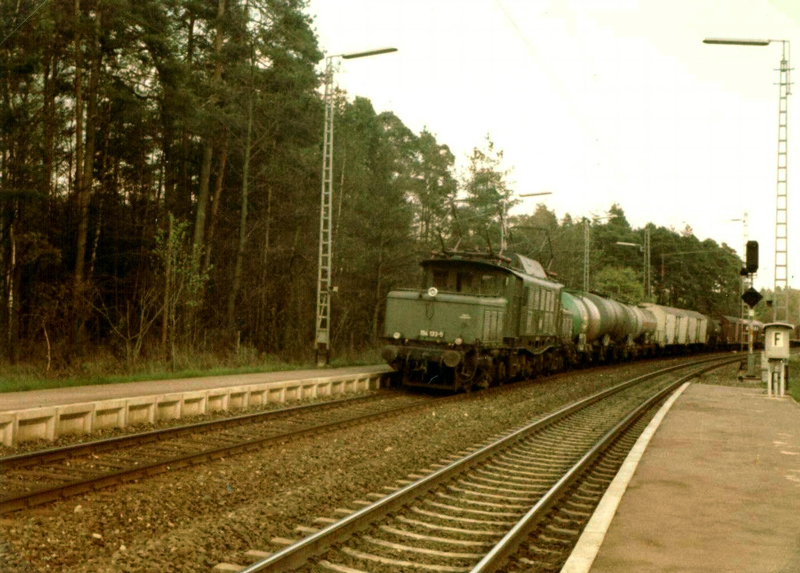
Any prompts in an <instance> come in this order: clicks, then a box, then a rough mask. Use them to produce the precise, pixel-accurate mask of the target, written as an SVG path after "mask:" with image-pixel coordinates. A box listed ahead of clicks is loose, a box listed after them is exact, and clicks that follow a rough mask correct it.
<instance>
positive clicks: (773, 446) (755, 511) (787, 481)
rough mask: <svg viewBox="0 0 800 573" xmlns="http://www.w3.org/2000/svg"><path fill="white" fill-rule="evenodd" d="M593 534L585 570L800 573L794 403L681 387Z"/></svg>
mask: <svg viewBox="0 0 800 573" xmlns="http://www.w3.org/2000/svg"><path fill="white" fill-rule="evenodd" d="M587 529H588V528H587ZM592 535H594V536H595V538H596V539H601V540H602V541H601V545H600V549H599V553H598V554H597V557H596V558H595V560H594V563H593V565H592V566H591V571H592V573H612V572H613V573H628V572H631V573H632V572H636V573H648V572H668V571H669V572H675V571H680V572H697V573H700V572H703V573H709V572H726V573H728V572H748V573H749V572H764V573H766V572H770V573H790V572H800V406H798V404H797V403H795V402H794V401H793V400H792V399H791V398H785V399H782V400H777V399H769V398H767V397H766V393H765V391H763V390H761V389H756V388H741V387H725V386H710V385H691V386H689V387H688V388H687V389H686V390H685V391H684V393H683V394H682V395H681V396H680V397H679V398H678V399H677V400H676V401H675V403H674V404H673V406H672V408H671V409H670V410H669V411H668V413H667V414H666V416H665V417H664V420H663V422H662V423H661V425H660V426H659V427H658V429H657V431H656V432H655V434H654V435H653V437H652V439H651V441H650V443H649V446H648V447H647V449H646V450H645V452H644V454H643V456H642V458H641V460H640V462H639V464H638V467H637V468H636V469H635V472H634V473H633V477H632V479H631V480H630V482H629V483H628V487H627V490H626V491H625V493H624V494H623V495H622V499H621V501H620V503H619V506H618V507H617V511H616V514H615V516H614V517H613V520H612V521H611V525H610V527H608V529H607V531H605V532H604V535H602V534H599V535H598V534H597V533H593V534H592ZM587 537H588V535H587ZM603 537H604V539H602V538H603ZM576 570H577V569H576Z"/></svg>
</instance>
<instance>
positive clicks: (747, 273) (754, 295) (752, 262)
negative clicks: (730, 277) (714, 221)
mask: <svg viewBox="0 0 800 573" xmlns="http://www.w3.org/2000/svg"><path fill="white" fill-rule="evenodd" d="M745 251H746V253H745V258H746V262H745V266H744V268H743V269H742V270H741V275H742V277H748V278H749V279H750V280H749V282H750V288H749V289H747V290H746V291H744V293H743V294H742V300H743V301H744V303H745V304H746V305H747V307H748V311H747V376H746V378H750V379H758V375H757V373H756V357H755V355H754V354H753V318H754V314H755V313H754V311H753V309H754V308H755V306H756V305H757V304H758V303H759V302H760V301H761V299H762V298H763V297H762V296H761V293H760V292H758V291H757V290H756V289H754V288H753V273H755V272H756V271H757V270H758V241H747V246H746V248H745Z"/></svg>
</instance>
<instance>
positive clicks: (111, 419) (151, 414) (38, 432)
mask: <svg viewBox="0 0 800 573" xmlns="http://www.w3.org/2000/svg"><path fill="white" fill-rule="evenodd" d="M390 372H391V369H390V368H389V367H387V366H383V365H377V366H357V367H349V368H326V369H318V370H292V371H281V372H264V373H256V374H233V375H227V376H209V377H201V378H180V379H173V380H153V381H148V382H127V383H122V384H99V385H92V386H73V387H69V388H53V389H48V390H32V391H29V392H6V393H0V443H2V444H5V445H7V446H11V445H14V444H16V443H17V442H20V441H25V440H33V439H45V440H53V439H54V438H56V437H58V436H60V435H62V434H68V433H73V434H75V433H77V434H82V433H86V434H88V433H92V432H93V431H95V430H98V429H105V428H116V427H125V426H128V425H133V424H137V423H153V422H155V421H158V420H163V419H177V418H182V417H186V416H191V415H199V414H205V413H207V412H213V411H216V410H240V409H245V408H248V407H251V406H258V405H263V404H267V403H273V402H278V403H283V402H290V401H293V400H300V399H304V398H315V397H318V396H330V395H336V394H345V393H349V392H355V391H364V390H369V389H376V388H379V387H381V385H382V382H383V380H384V379H385V377H386V375H387V374H389V373H390Z"/></svg>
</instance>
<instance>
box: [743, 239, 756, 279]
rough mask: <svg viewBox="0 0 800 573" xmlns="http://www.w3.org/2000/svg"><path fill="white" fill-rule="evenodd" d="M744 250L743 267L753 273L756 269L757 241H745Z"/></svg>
mask: <svg viewBox="0 0 800 573" xmlns="http://www.w3.org/2000/svg"><path fill="white" fill-rule="evenodd" d="M746 251H747V256H746V260H747V262H746V263H745V269H747V272H748V273H754V272H756V271H757V270H758V241H747V248H746Z"/></svg>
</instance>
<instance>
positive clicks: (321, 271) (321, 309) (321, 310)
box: [314, 48, 397, 366]
mask: <svg viewBox="0 0 800 573" xmlns="http://www.w3.org/2000/svg"><path fill="white" fill-rule="evenodd" d="M396 51H397V48H379V49H377V50H369V51H366V52H353V53H349V54H335V55H332V56H328V57H327V58H326V66H325V100H324V101H325V129H324V132H323V138H322V198H321V201H320V211H319V264H318V267H317V332H316V337H315V339H314V353H315V355H316V356H315V357H316V361H317V365H319V366H321V365H322V360H321V359H322V356H323V355H324V356H325V361H324V363H325V364H330V361H331V302H330V295H331V291H332V290H335V288H334V289H332V287H331V276H332V273H333V226H332V219H333V217H332V207H333V112H334V108H333V60H334V59H335V58H342V59H343V60H352V59H355V58H365V57H367V56H377V55H379V54H388V53H390V52H396Z"/></svg>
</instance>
